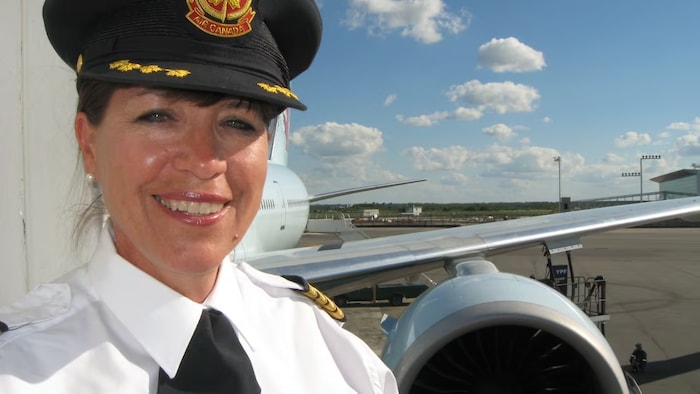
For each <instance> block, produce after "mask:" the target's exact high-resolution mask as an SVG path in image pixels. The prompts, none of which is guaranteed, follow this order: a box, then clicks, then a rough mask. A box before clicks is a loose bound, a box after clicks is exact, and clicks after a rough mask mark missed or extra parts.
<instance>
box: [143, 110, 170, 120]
mask: <svg viewBox="0 0 700 394" xmlns="http://www.w3.org/2000/svg"><path fill="white" fill-rule="evenodd" d="M171 118H172V117H171V116H170V115H169V114H168V113H167V112H165V111H149V112H146V113H145V114H143V115H141V116H139V117H138V118H137V119H136V120H137V121H139V122H149V123H163V122H165V121H168V120H170V119H171Z"/></svg>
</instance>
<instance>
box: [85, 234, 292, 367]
mask: <svg viewBox="0 0 700 394" xmlns="http://www.w3.org/2000/svg"><path fill="white" fill-rule="evenodd" d="M237 273H240V274H238V275H237ZM88 275H89V276H90V279H91V281H92V283H93V284H94V286H95V289H96V291H97V293H98V294H99V295H100V298H101V299H102V300H103V301H104V303H105V304H106V305H107V307H108V308H109V309H110V310H111V311H112V313H114V315H115V316H116V317H117V319H118V320H119V321H120V322H121V323H122V324H123V325H124V326H125V327H126V328H127V330H129V332H130V333H131V334H132V335H133V336H134V338H136V340H137V341H138V342H139V343H140V344H141V346H143V348H144V349H145V350H146V351H147V352H148V354H149V355H150V356H151V357H152V358H153V359H154V360H155V362H156V363H158V365H159V366H160V367H161V368H162V369H163V370H164V371H165V372H166V373H167V374H168V376H170V377H171V378H172V377H174V376H175V374H176V373H177V369H178V367H179V365H180V362H181V361H182V357H183V355H184V354H185V350H186V349H187V345H188V344H189V342H190V339H191V338H192V334H193V333H194V330H195V328H196V327H197V324H198V323H199V319H200V316H201V314H202V309H203V308H205V307H212V308H215V309H218V310H219V311H221V312H222V313H223V314H224V315H226V317H228V319H229V320H230V321H231V324H232V325H233V327H234V329H235V330H236V333H237V334H238V336H239V339H240V340H241V341H245V344H246V345H247V346H244V347H247V348H248V349H249V350H250V351H255V349H256V346H261V345H262V344H263V342H262V341H264V338H263V337H261V335H260V333H259V332H258V331H259V330H257V329H256V327H253V326H251V325H250V321H249V320H248V319H246V315H247V313H248V312H247V311H246V309H247V308H251V307H253V306H251V305H249V304H251V303H252V304H255V302H246V298H245V296H244V293H245V291H242V290H241V289H242V288H244V287H246V286H251V285H253V286H256V287H258V286H259V287H266V288H270V287H273V288H286V289H289V288H297V289H301V286H299V285H297V284H296V283H293V282H289V281H287V280H286V279H284V278H282V277H279V276H276V275H270V274H266V273H263V272H260V271H258V270H256V269H254V268H253V267H251V266H250V265H248V264H245V263H239V264H234V263H231V262H230V261H229V260H228V259H224V261H223V262H222V265H221V268H220V269H219V274H218V276H217V279H216V283H215V284H214V288H213V289H212V292H211V293H210V294H209V297H207V299H206V300H205V301H204V304H199V303H196V302H194V301H192V300H190V299H189V298H187V297H185V296H183V295H181V294H180V293H178V292H176V291H174V290H172V289H171V288H169V287H168V286H166V285H164V284H163V283H161V282H160V281H158V280H156V279H155V278H153V277H151V276H150V275H148V274H146V273H145V272H143V271H141V270H140V269H138V268H136V267H135V266H134V265H133V264H131V263H129V262H128V261H126V260H125V259H123V258H122V257H121V256H119V255H118V254H117V252H116V249H115V246H114V241H113V238H112V236H111V234H110V232H109V226H108V225H107V226H105V228H103V231H102V232H101V234H100V239H99V241H98V245H97V249H96V250H95V253H94V255H93V257H92V259H91V261H90V263H89V264H88ZM239 276H240V277H239ZM244 278H245V279H244ZM248 301H252V300H248Z"/></svg>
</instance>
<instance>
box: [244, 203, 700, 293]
mask: <svg viewBox="0 0 700 394" xmlns="http://www.w3.org/2000/svg"><path fill="white" fill-rule="evenodd" d="M692 216H696V217H700V197H691V198H683V199H675V200H666V201H659V202H650V203H644V204H630V205H623V206H615V207H607V208H598V209H589V210H583V211H575V212H566V213H560V214H552V215H543V216H535V217H529V218H521V219H515V220H507V221H499V222H491V223H484V224H477V225H471V226H461V227H453V228H448V229H441V230H434V231H427V232H421V233H412V234H404V235H396V236H389V237H383V238H375V239H369V240H360V241H352V242H345V243H340V242H339V243H336V244H328V245H322V246H315V247H305V248H296V249H286V250H281V251H274V252H269V253H263V254H261V255H259V256H257V257H255V258H252V259H250V260H249V263H250V264H251V265H253V266H255V267H256V268H258V269H260V270H262V271H266V272H270V273H274V274H280V275H281V274H284V275H299V276H302V277H304V278H306V279H307V280H308V281H309V282H311V283H313V284H314V285H315V286H316V287H318V288H319V289H322V290H323V291H325V292H327V293H328V294H331V295H334V294H339V293H345V292H347V291H350V290H354V289H357V288H361V287H366V286H370V285H372V284H374V283H381V282H384V281H387V280H391V279H396V278H400V277H404V276H408V275H411V274H415V273H420V272H425V271H429V270H431V269H433V268H438V267H442V266H443V265H444V264H445V262H457V261H460V260H466V259H473V258H477V257H478V258H484V257H488V256H491V255H494V254H499V253H505V252H509V251H513V250H516V249H522V248H527V247H531V246H536V245H539V244H544V243H546V244H547V245H548V247H549V248H550V250H552V249H553V248H557V249H559V250H561V248H564V249H566V248H578V247H580V240H579V238H580V237H581V236H584V235H587V234H592V233H596V232H601V231H606V230H612V229H616V228H624V227H633V226H638V225H642V224H647V223H653V222H658V221H663V220H668V219H674V218H680V217H692ZM559 250H553V252H554V251H559Z"/></svg>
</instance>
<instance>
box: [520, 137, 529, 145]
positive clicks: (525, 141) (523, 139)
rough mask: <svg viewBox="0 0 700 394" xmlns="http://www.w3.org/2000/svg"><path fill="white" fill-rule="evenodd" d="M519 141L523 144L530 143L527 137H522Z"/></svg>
mask: <svg viewBox="0 0 700 394" xmlns="http://www.w3.org/2000/svg"><path fill="white" fill-rule="evenodd" d="M520 143H521V144H523V145H529V144H530V139H529V138H528V137H523V138H521V139H520Z"/></svg>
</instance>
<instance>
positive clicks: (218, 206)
mask: <svg viewBox="0 0 700 394" xmlns="http://www.w3.org/2000/svg"><path fill="white" fill-rule="evenodd" d="M154 197H155V199H156V201H158V202H159V203H160V205H162V206H164V207H166V208H168V209H169V210H171V211H175V212H183V213H186V214H188V215H192V216H205V215H211V214H212V213H216V212H219V211H221V210H222V209H224V204H222V203H213V202H195V201H183V200H166V199H164V198H160V197H158V196H154Z"/></svg>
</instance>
